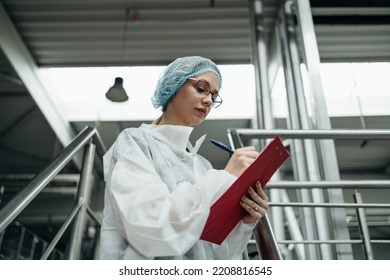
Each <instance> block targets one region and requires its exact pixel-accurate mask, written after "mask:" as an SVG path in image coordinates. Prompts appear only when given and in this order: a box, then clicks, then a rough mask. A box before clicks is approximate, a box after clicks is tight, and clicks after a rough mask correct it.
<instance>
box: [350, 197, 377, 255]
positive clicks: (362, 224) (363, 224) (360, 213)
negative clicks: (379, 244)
mask: <svg viewBox="0 0 390 280" xmlns="http://www.w3.org/2000/svg"><path fill="white" fill-rule="evenodd" d="M353 198H354V200H355V202H356V203H358V204H362V203H363V199H362V196H361V194H360V193H359V192H357V191H355V193H354V195H353ZM356 214H357V218H358V223H359V229H360V234H361V236H362V239H363V249H364V254H365V256H366V259H367V260H373V259H374V253H373V250H372V246H371V243H370V231H369V230H368V225H367V219H366V213H365V212H364V209H362V208H357V209H356Z"/></svg>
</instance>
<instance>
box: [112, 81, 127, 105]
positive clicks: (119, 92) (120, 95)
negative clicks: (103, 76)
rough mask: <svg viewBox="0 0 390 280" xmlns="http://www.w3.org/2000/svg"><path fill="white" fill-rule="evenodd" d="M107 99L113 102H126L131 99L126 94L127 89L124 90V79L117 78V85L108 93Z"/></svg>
mask: <svg viewBox="0 0 390 280" xmlns="http://www.w3.org/2000/svg"><path fill="white" fill-rule="evenodd" d="M106 97H107V99H109V100H111V101H112V102H125V101H127V100H128V99H129V97H128V96H127V94H126V91H125V89H124V88H123V79H122V78H119V77H116V78H115V83H114V85H113V86H112V87H110V89H109V90H108V91H107V93H106Z"/></svg>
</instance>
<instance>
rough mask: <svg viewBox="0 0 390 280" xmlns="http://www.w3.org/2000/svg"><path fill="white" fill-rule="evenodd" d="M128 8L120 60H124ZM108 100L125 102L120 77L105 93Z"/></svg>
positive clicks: (125, 95) (126, 16)
mask: <svg viewBox="0 0 390 280" xmlns="http://www.w3.org/2000/svg"><path fill="white" fill-rule="evenodd" d="M129 13H130V9H129V8H127V9H126V13H125V14H126V15H125V21H124V30H123V39H122V51H121V61H122V62H123V60H124V52H125V47H126V34H127V19H128V18H129ZM106 97H107V99H108V100H111V101H112V102H125V101H127V100H128V99H129V97H128V96H127V93H126V90H125V89H124V88H123V79H122V78H120V77H116V78H115V82H114V85H113V86H112V87H110V89H109V90H108V91H107V93H106Z"/></svg>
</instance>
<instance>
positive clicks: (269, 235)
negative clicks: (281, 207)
mask: <svg viewBox="0 0 390 280" xmlns="http://www.w3.org/2000/svg"><path fill="white" fill-rule="evenodd" d="M253 235H254V237H255V240H256V246H257V251H258V252H259V258H260V259H262V260H283V257H282V254H281V252H280V250H279V246H278V243H277V242H276V238H275V235H274V233H273V231H272V228H271V225H270V223H269V220H268V216H267V215H265V216H263V217H262V218H261V219H260V221H259V222H258V223H257V226H256V228H255V230H254V232H253Z"/></svg>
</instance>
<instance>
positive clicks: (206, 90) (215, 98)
mask: <svg viewBox="0 0 390 280" xmlns="http://www.w3.org/2000/svg"><path fill="white" fill-rule="evenodd" d="M188 80H190V81H194V82H196V84H195V85H194V87H195V89H196V91H197V92H198V93H199V94H202V95H204V96H206V97H207V96H209V95H210V94H211V100H212V102H213V108H218V107H219V106H221V104H222V102H223V100H222V97H221V96H220V95H219V94H218V93H214V92H212V91H211V90H210V84H209V83H208V82H207V81H205V80H202V79H196V78H188ZM199 83H203V84H204V86H202V87H201V86H198V84H199ZM198 88H200V89H202V90H203V91H202V92H201V91H199V90H198Z"/></svg>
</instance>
